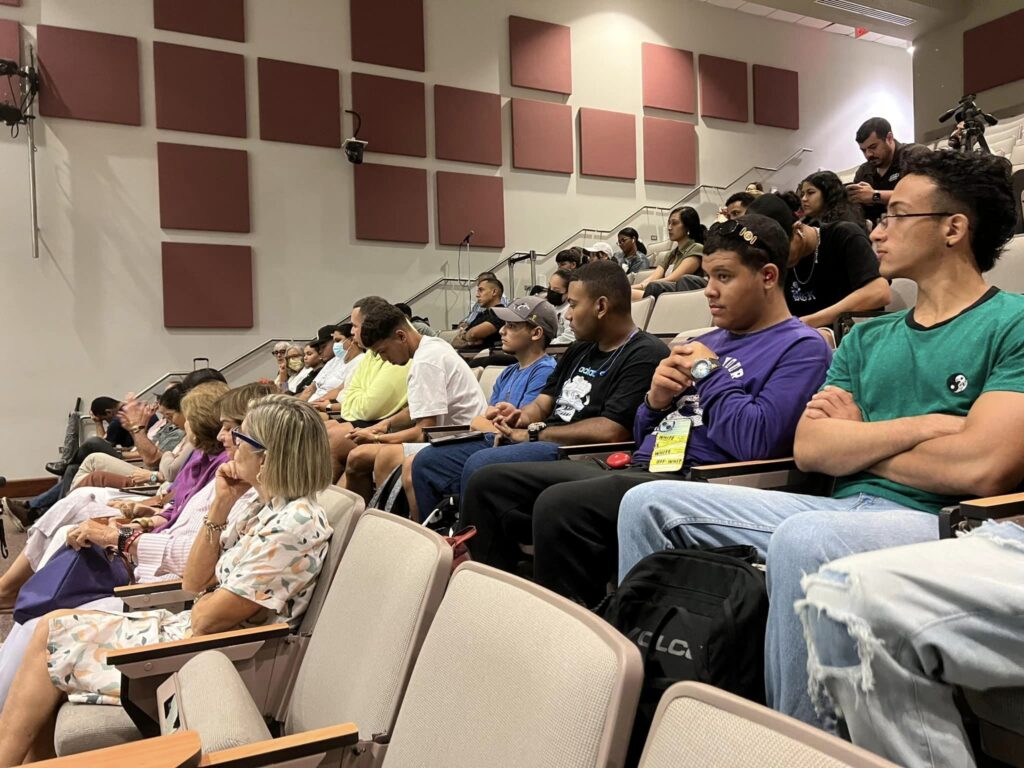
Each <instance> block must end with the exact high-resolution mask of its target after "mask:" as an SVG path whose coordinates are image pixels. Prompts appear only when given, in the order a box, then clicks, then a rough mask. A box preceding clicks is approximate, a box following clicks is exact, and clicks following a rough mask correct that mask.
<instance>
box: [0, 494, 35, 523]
mask: <svg viewBox="0 0 1024 768" xmlns="http://www.w3.org/2000/svg"><path fill="white" fill-rule="evenodd" d="M0 509H2V511H3V513H4V514H6V515H7V516H8V517H10V518H11V522H12V523H13V524H14V527H15V528H17V529H18V530H19V531H24V530H25V529H26V528H30V527H31V526H32V523H33V522H35V517H36V516H35V513H34V510H33V509H32V507H30V506H29V505H28V502H25V501H19V500H18V499H11V498H8V497H7V496H5V497H4V498H2V499H0Z"/></svg>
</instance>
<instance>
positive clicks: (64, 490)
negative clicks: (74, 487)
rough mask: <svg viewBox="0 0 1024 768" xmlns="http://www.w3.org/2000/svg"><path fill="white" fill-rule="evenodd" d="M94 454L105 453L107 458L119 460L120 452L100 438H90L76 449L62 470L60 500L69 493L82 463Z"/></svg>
mask: <svg viewBox="0 0 1024 768" xmlns="http://www.w3.org/2000/svg"><path fill="white" fill-rule="evenodd" d="M94 453H105V454H107V455H108V456H113V457H115V458H118V459H119V458H121V451H119V450H118V449H117V448H115V447H114V446H113V445H111V444H110V443H108V442H107V441H106V440H104V439H103V438H102V437H90V438H89V439H88V440H86V441H85V442H84V443H82V444H81V445H80V446H79V447H78V450H77V451H75V455H74V456H72V457H71V461H69V462H68V465H67V467H66V468H65V469H64V476H63V477H62V478H61V481H60V482H61V485H60V497H61V498H62V499H63V498H64V497H65V496H67V495H68V493H69V492H70V491H71V483H72V482H74V479H75V475H76V474H78V469H79V467H81V466H82V462H84V461H85V460H86V459H87V458H88V457H89V456H91V455H92V454H94Z"/></svg>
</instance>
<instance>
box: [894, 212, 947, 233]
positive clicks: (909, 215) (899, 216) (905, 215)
mask: <svg viewBox="0 0 1024 768" xmlns="http://www.w3.org/2000/svg"><path fill="white" fill-rule="evenodd" d="M955 215H956V214H954V213H949V212H948V211H937V212H935V213H883V214H882V215H881V216H879V217H878V226H880V227H881V228H882V229H885V228H886V227H888V226H889V219H916V218H921V217H925V216H938V217H939V218H941V217H943V216H955Z"/></svg>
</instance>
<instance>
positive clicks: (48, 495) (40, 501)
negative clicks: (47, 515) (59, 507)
mask: <svg viewBox="0 0 1024 768" xmlns="http://www.w3.org/2000/svg"><path fill="white" fill-rule="evenodd" d="M60 492H61V481H60V480H58V481H57V482H55V483H54V484H53V486H52V487H50V488H49V489H48V490H45V491H43V492H42V493H40V494H39V495H38V496H33V497H32V498H31V499H29V500H28V505H29V507H31V508H32V509H41V510H43V511H44V512H45V511H46V510H48V509H49V508H50V507H52V506H53V505H54V504H56V503H57V502H58V501H60Z"/></svg>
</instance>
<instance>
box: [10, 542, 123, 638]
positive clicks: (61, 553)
mask: <svg viewBox="0 0 1024 768" xmlns="http://www.w3.org/2000/svg"><path fill="white" fill-rule="evenodd" d="M131 582H132V574H131V569H130V567H129V565H128V563H127V561H125V559H124V558H123V556H119V555H114V554H108V553H107V552H106V550H104V549H103V548H102V547H100V546H97V545H93V546H91V547H83V548H82V549H79V550H77V551H76V550H74V549H72V548H71V547H69V546H67V545H66V544H65V545H64V546H63V547H61V548H60V549H58V550H57V552H56V553H55V554H54V556H53V557H51V558H50V561H49V562H48V563H47V564H46V565H44V566H43V567H42V568H40V569H39V570H38V571H36V572H35V573H34V574H32V577H31V578H30V579H29V580H28V581H26V582H25V584H24V585H23V586H22V588H21V590H20V591H19V592H18V599H17V601H16V602H15V604H14V620H15V621H16V622H18V623H19V624H24V623H25V622H27V621H29V620H30V619H36V618H39V617H40V616H45V615H46V614H47V613H49V612H50V611H59V610H61V609H64V608H78V607H79V606H82V605H85V604H86V603H88V602H91V601H93V600H99V599H101V598H104V597H110V596H111V595H113V594H114V588H115V587H123V586H126V585H128V584H130V583H131Z"/></svg>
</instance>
